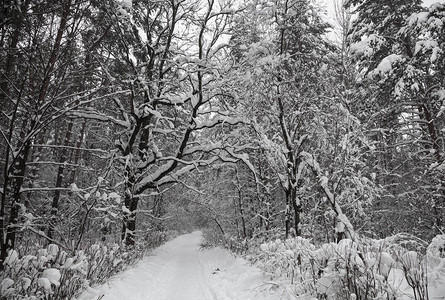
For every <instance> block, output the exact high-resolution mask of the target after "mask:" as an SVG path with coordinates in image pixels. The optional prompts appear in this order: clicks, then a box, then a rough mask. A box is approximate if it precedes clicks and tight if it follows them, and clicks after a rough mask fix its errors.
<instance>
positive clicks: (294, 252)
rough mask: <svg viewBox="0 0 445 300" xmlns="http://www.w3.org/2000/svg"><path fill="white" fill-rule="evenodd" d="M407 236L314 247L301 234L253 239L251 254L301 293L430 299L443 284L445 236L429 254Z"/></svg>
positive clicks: (319, 296)
mask: <svg viewBox="0 0 445 300" xmlns="http://www.w3.org/2000/svg"><path fill="white" fill-rule="evenodd" d="M406 238H407V237H402V236H393V237H389V238H387V239H384V240H372V239H366V238H362V239H360V240H357V241H352V240H349V239H344V240H341V241H340V242H339V243H338V244H336V243H325V244H322V245H320V246H315V245H313V244H312V243H311V241H310V240H308V239H304V238H301V237H297V238H291V239H287V240H284V241H283V240H281V239H276V240H274V241H271V242H266V243H262V244H261V245H260V246H259V247H257V248H256V249H254V248H253V247H252V245H254V244H255V243H254V242H252V241H250V242H249V246H250V251H251V252H250V255H249V256H250V259H251V260H252V261H253V262H254V263H255V264H256V265H257V266H258V267H259V268H260V269H262V270H263V271H264V272H265V274H267V275H269V276H270V278H271V280H274V281H275V282H278V284H286V285H288V286H289V287H290V288H291V289H292V291H293V293H294V294H295V295H296V296H298V297H303V298H305V297H308V298H317V299H348V300H352V299H419V300H420V299H428V298H427V297H428V292H429V289H431V288H434V286H441V285H442V286H444V282H445V281H444V279H445V267H444V266H445V255H444V249H445V236H437V237H436V238H435V239H433V241H432V243H431V244H430V245H429V246H428V248H427V253H426V255H422V254H421V253H422V252H421V251H419V252H415V251H410V250H408V249H406V248H405V247H404V246H402V245H405V246H408V244H406ZM413 243H414V244H415V243H416V241H413V240H411V242H410V245H409V246H410V247H414V246H415V245H414V244H413ZM418 246H419V249H420V248H422V247H423V246H422V245H420V244H419V245H418Z"/></svg>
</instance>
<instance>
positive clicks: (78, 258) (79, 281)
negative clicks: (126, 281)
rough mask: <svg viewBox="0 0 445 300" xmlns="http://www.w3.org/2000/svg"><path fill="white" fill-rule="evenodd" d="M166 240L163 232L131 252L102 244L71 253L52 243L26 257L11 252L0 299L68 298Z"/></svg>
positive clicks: (0, 282) (2, 276)
mask: <svg viewBox="0 0 445 300" xmlns="http://www.w3.org/2000/svg"><path fill="white" fill-rule="evenodd" d="M166 238H167V235H166V234H165V233H159V234H153V235H151V236H150V238H148V239H146V241H145V243H144V244H140V245H136V246H135V247H134V248H133V249H131V250H129V249H128V248H125V247H123V245H122V244H103V243H95V244H92V245H91V246H89V247H87V248H85V249H84V250H78V251H75V252H74V253H71V251H69V250H66V249H63V248H61V247H59V246H58V245H55V244H50V245H48V246H47V247H45V248H40V249H39V248H36V249H35V250H33V251H27V252H26V253H25V254H20V253H19V252H18V251H17V250H10V251H9V254H8V256H7V258H6V260H5V262H4V271H3V272H1V274H0V299H71V298H72V297H73V296H75V295H76V294H77V293H79V292H80V291H81V290H84V289H89V288H90V286H93V285H95V284H99V283H103V282H104V281H105V280H106V279H108V278H110V277H111V276H112V275H114V274H116V273H118V272H120V271H122V270H124V269H125V268H126V267H127V266H128V265H131V264H132V263H134V262H135V261H137V260H139V259H140V258H141V257H142V256H143V255H145V254H147V251H148V250H149V249H150V247H154V246H157V245H159V244H160V243H162V242H164V241H165V239H166Z"/></svg>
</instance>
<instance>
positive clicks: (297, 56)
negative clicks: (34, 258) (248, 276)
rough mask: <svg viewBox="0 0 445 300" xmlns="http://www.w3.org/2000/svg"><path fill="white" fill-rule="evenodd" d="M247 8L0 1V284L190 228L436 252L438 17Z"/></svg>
mask: <svg viewBox="0 0 445 300" xmlns="http://www.w3.org/2000/svg"><path fill="white" fill-rule="evenodd" d="M241 2H242V3H240V1H232V0H219V1H216V0H206V1H194V0H190V1H189V0H156V1H153V0H144V1H143V0H133V1H128V0H123V1H119V0H105V1H96V0H64V1H56V2H54V1H46V0H39V1H34V0H33V1H31V0H23V1H12V0H11V1H4V2H3V4H2V5H1V7H0V16H1V17H0V61H1V65H0V104H1V114H0V133H1V135H0V147H1V148H0V151H1V152H0V153H1V155H0V170H1V172H0V183H1V186H0V193H1V194H0V195H1V211H0V228H1V254H0V268H2V269H3V268H6V267H8V264H11V263H12V261H13V260H12V258H14V259H18V258H15V256H14V255H17V257H18V255H20V257H22V256H24V255H26V254H28V253H31V252H32V251H37V250H36V249H40V248H43V247H46V246H48V245H50V246H51V247H53V248H51V247H49V248H47V249H49V250H47V251H49V252H51V251H52V250H51V249H53V250H54V249H55V250H54V251H55V252H54V253H56V254H57V253H59V254H60V252H61V251H62V250H63V252H64V253H65V254H66V255H68V256H69V255H76V256H73V257H74V261H76V259H77V260H79V259H80V258H79V257H80V256H79V254H78V253H79V251H80V250H82V249H84V250H85V249H90V248H88V247H90V246H91V245H92V244H94V243H98V244H97V245H99V244H100V245H101V246H100V247H106V246H104V245H113V243H117V245H118V246H116V247H119V249H126V250H125V251H129V249H130V250H131V249H142V248H138V247H143V246H141V245H146V243H151V244H153V245H154V244H156V243H158V242H161V241H162V240H163V239H164V237H165V236H166V235H167V233H168V232H171V231H172V230H173V231H177V232H183V231H188V230H191V229H196V228H201V229H204V230H205V232H207V234H206V236H207V237H208V239H209V240H211V241H212V242H215V243H222V244H224V245H232V246H233V247H235V246H236V247H237V249H239V248H247V247H248V246H247V245H248V241H249V240H252V239H258V238H260V239H262V240H264V241H267V240H271V239H275V238H277V237H280V238H282V239H284V238H291V237H296V236H302V237H304V238H310V239H311V240H312V242H313V243H315V244H317V243H318V244H321V243H328V242H338V241H340V240H342V239H345V238H348V239H352V240H355V239H358V237H359V236H365V237H368V238H374V239H381V238H385V237H388V236H395V235H398V236H399V237H400V238H405V239H407V240H409V241H411V242H412V243H414V242H413V241H415V244H416V245H425V244H428V243H429V242H430V241H431V240H432V239H433V238H434V237H435V236H436V235H437V234H443V230H444V227H445V224H444V221H445V220H444V218H445V164H444V155H445V151H444V146H445V141H444V135H445V127H444V125H445V116H444V112H445V61H444V59H445V53H444V51H445V25H444V23H445V5H444V4H443V3H436V4H433V5H431V6H430V7H423V6H422V1H420V0H393V1H386V0H349V1H346V2H345V3H342V2H341V1H339V2H338V3H337V6H336V20H335V22H329V23H328V22H327V21H326V14H325V12H324V11H323V8H322V7H321V6H320V5H319V4H317V3H314V2H313V1H308V0H250V1H244V2H243V1H241ZM334 34H335V35H336V37H335V38H332V36H333V35H334ZM328 36H330V38H328ZM402 233H403V234H402ZM121 242H122V243H121ZM144 243H145V244H144ZM54 247H56V248H54ZM98 247H99V246H98ZM108 247H111V246H108ZM113 247H114V246H113ZM144 247H145V246H144ZM244 250H246V249H244ZM244 250H242V251H244ZM416 250H419V251H421V249H419V248H417V249H416ZM116 251H117V250H116ZM121 251H124V250H121ZM8 253H9V258H8ZM11 253H12V254H11ZM76 253H77V254H76ZM56 254H55V256H58V255H59V254H57V255H56ZM11 255H12V256H11ZM11 257H12V258H11ZM93 257H94V255H93ZM54 259H55V258H54ZM65 259H66V258H65ZM64 262H65V260H64ZM43 265H44V263H43V264H42V265H41V267H42V266H43ZM61 265H63V262H62V263H61ZM66 268H68V267H66ZM105 269H106V268H105ZM71 271H72V272H74V271H75V270H74V269H73V270H71ZM17 272H18V271H17ZM17 272H16V273H17ZM36 272H37V273H38V272H41V270H40V271H39V270H37V271H36ZM101 272H102V271H101ZM103 272H104V273H106V271H103ZM37 273H36V274H37ZM5 274H6V273H5ZM39 274H40V273H39ZM90 275H91V274H90ZM67 276H68V275H67ZM27 278H28V277H27ZM29 280H30V282H32V278H31V277H30V278H29ZM25 281H26V280H25ZM50 281H51V280H50ZM7 283H10V281H7V282H6V284H5V285H4V286H3V287H5V286H6V288H5V289H4V291H7V290H8V288H10V287H12V286H13V283H11V284H10V285H8V284H7ZM51 283H53V282H52V281H51ZM14 284H15V283H14ZM30 284H31V283H30ZM81 285H82V284H81V283H77V286H76V288H79V286H81ZM29 287H30V285H28V286H27V287H26V288H25V290H26V291H28V293H30V288H29ZM2 289H3V288H2ZM39 289H41V290H42V292H41V293H45V291H46V292H48V290H47V289H46V290H45V285H44V284H43V283H41V282H40V284H39V285H38V287H37V288H36V290H39ZM73 289H74V288H73ZM17 290H18V288H17V286H15V291H17ZM52 292H54V291H52ZM2 293H3V292H2ZM5 293H6V292H5ZM50 294H51V293H50ZM50 294H48V295H50ZM4 295H7V294H4ZM48 297H49V296H48Z"/></svg>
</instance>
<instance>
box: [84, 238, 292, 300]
mask: <svg viewBox="0 0 445 300" xmlns="http://www.w3.org/2000/svg"><path fill="white" fill-rule="evenodd" d="M201 240H202V233H201V232H199V231H196V232H193V233H190V234H185V235H181V236H179V237H177V238H175V239H173V240H171V241H169V242H167V243H166V244H164V245H163V246H161V247H159V248H157V249H156V250H154V252H153V253H152V254H151V255H150V256H148V257H146V258H145V259H143V260H142V261H140V262H139V263H138V264H137V265H136V266H135V267H134V268H131V269H129V270H127V271H125V272H123V273H121V274H118V275H116V276H115V277H114V278H112V279H111V280H110V281H109V282H108V283H106V284H104V285H102V286H99V287H96V288H95V289H94V290H95V292H94V294H92V293H91V292H85V293H84V294H82V295H81V297H80V299H82V300H86V299H102V300H118V299H119V300H120V299H125V300H130V299H131V300H142V299H144V300H229V299H230V300H236V299H239V300H241V299H242V300H249V299H252V300H253V299H255V300H276V299H286V297H284V296H283V293H282V292H279V291H272V290H271V286H272V285H270V284H266V283H265V282H266V278H265V277H264V276H263V275H262V274H261V272H260V271H259V270H258V269H256V268H254V267H252V266H250V265H249V263H248V262H247V261H246V260H244V259H241V258H237V257H235V256H233V254H231V253H230V252H229V251H227V250H224V249H221V248H212V249H200V242H201ZM101 297H102V298H101Z"/></svg>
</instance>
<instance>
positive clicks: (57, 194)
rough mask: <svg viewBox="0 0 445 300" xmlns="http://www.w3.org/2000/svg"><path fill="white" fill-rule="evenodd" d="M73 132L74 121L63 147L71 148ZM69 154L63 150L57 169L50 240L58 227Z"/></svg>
mask: <svg viewBox="0 0 445 300" xmlns="http://www.w3.org/2000/svg"><path fill="white" fill-rule="evenodd" d="M72 130H73V121H69V122H68V128H67V130H66V133H65V138H64V141H63V146H69V143H70V139H71V132H72ZM67 152H68V151H67V149H66V148H62V150H61V154H60V158H59V160H58V162H59V167H58V169H57V177H56V185H55V187H56V190H55V191H54V196H53V200H52V203H51V218H50V221H49V226H48V237H49V238H53V233H54V227H55V225H56V219H57V214H58V211H59V201H60V189H59V188H61V187H62V183H63V177H64V174H63V173H64V171H65V165H64V163H66V160H67V158H68V155H67Z"/></svg>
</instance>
